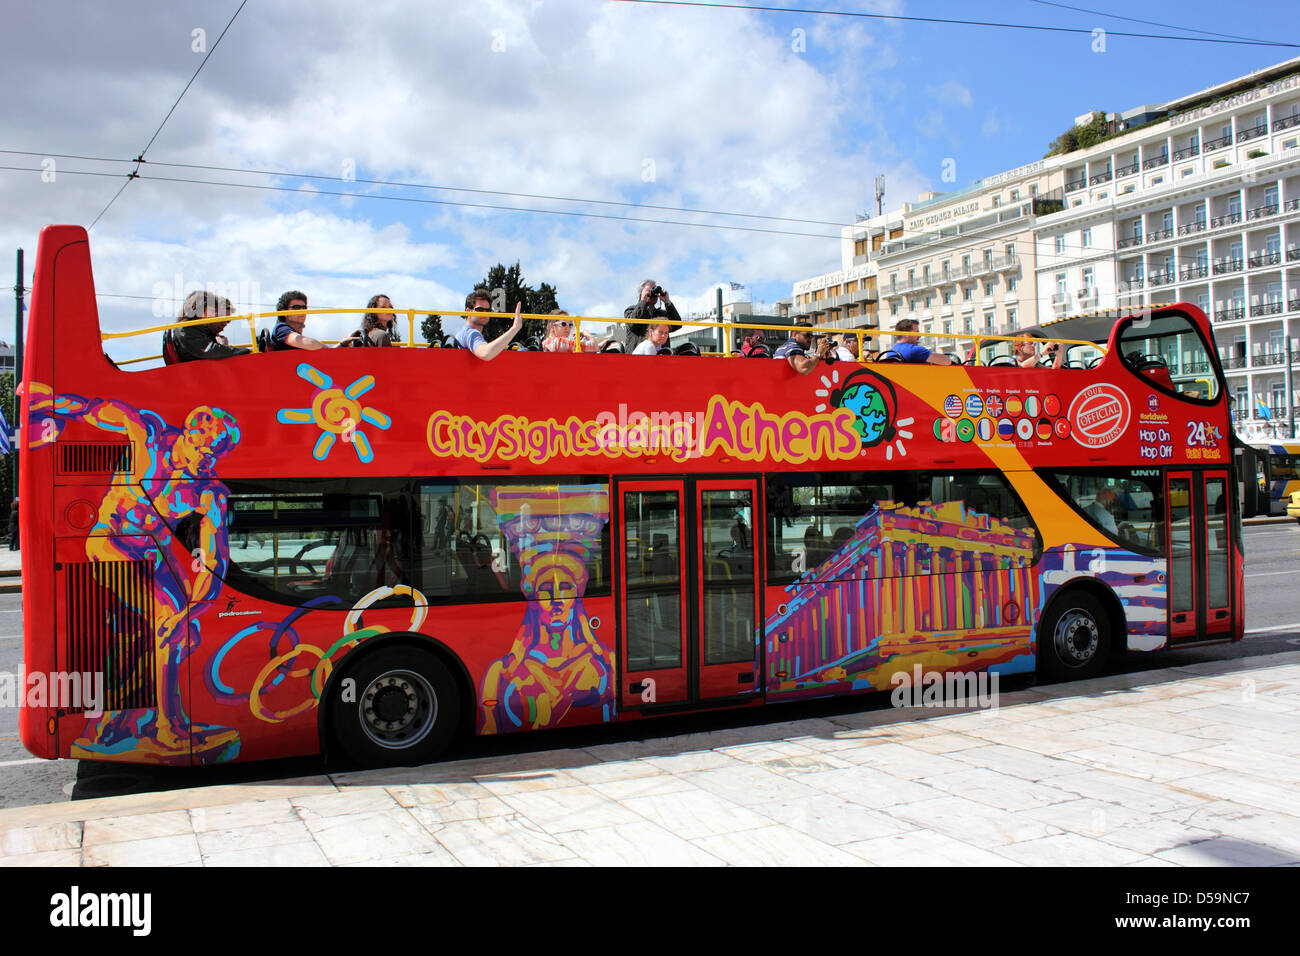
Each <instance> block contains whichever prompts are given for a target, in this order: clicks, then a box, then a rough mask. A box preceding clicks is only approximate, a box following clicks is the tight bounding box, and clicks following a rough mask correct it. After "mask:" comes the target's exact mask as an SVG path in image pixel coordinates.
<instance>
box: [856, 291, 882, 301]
mask: <svg viewBox="0 0 1300 956" xmlns="http://www.w3.org/2000/svg"><path fill="white" fill-rule="evenodd" d="M879 299H880V297H879V296H878V295H877V294H876V290H875V289H858V290H857V291H856V292H850V293H848V301H850V302H877V301H879Z"/></svg>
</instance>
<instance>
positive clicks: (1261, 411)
mask: <svg viewBox="0 0 1300 956" xmlns="http://www.w3.org/2000/svg"><path fill="white" fill-rule="evenodd" d="M1255 414H1257V415H1258V416H1259V417H1260V418H1262V419H1264V421H1268V420H1269V414H1268V406H1267V405H1265V404H1264V399H1263V397H1262V396H1260V395H1256V396H1255Z"/></svg>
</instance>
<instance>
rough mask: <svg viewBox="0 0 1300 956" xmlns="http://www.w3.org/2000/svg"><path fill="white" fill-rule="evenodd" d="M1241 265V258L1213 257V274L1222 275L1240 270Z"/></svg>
mask: <svg viewBox="0 0 1300 956" xmlns="http://www.w3.org/2000/svg"><path fill="white" fill-rule="evenodd" d="M1241 266H1242V260H1241V259H1215V260H1214V274H1215V275H1216V276H1222V275H1227V274H1228V273H1230V272H1240V271H1241Z"/></svg>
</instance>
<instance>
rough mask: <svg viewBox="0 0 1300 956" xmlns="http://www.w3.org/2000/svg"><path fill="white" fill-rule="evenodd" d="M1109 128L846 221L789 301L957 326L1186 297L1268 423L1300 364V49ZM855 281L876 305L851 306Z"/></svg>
mask: <svg viewBox="0 0 1300 956" xmlns="http://www.w3.org/2000/svg"><path fill="white" fill-rule="evenodd" d="M1095 119H1097V117H1095V114H1092V113H1087V114H1084V115H1083V116H1080V117H1078V118H1077V119H1076V124H1077V125H1078V126H1085V125H1088V124H1090V123H1092V122H1093V121H1094V120H1095ZM1102 125H1104V126H1105V127H1106V132H1105V134H1104V138H1103V139H1102V140H1101V141H1099V142H1096V143H1094V144H1093V145H1091V146H1089V147H1086V148H1081V149H1076V150H1072V151H1071V152H1068V153H1065V154H1063V155H1054V156H1050V157H1047V158H1045V159H1043V160H1040V161H1037V162H1034V163H1030V164H1028V165H1026V166H1022V167H1020V168H1019V169H1014V170H1010V171H1008V172H1005V173H1001V174H999V175H996V176H990V177H988V178H986V179H984V180H981V181H980V182H977V183H976V184H975V185H973V186H971V187H969V188H967V189H963V190H961V191H958V192H954V193H948V194H943V195H934V194H925V195H923V196H922V197H921V199H920V201H919V202H917V203H907V204H904V206H903V208H902V209H901V210H895V211H892V212H886V213H884V214H883V215H880V216H875V217H871V218H864V219H863V220H861V221H859V222H858V223H856V224H855V225H853V226H847V227H845V228H844V229H843V231H842V236H843V238H842V240H841V270H840V271H839V272H831V273H827V274H826V275H822V276H817V277H815V278H812V279H804V280H801V281H800V282H797V283H795V286H794V305H793V308H792V310H791V314H792V315H796V316H801V317H809V318H812V319H814V320H815V321H817V322H818V324H823V325H838V326H847V327H854V328H856V327H862V326H866V327H879V328H884V329H888V328H892V327H893V325H894V323H895V322H897V321H898V320H899V319H901V318H914V319H917V320H919V322H920V325H921V330H922V332H923V333H929V334H931V335H938V336H942V335H945V334H949V335H953V336H962V335H973V334H980V333H985V334H987V333H989V332H994V333H996V334H1006V333H1010V332H1014V331H1016V330H1017V329H1020V328H1026V327H1029V326H1033V325H1036V324H1039V323H1042V322H1047V321H1050V320H1051V319H1053V318H1057V317H1061V316H1065V315H1077V314H1079V313H1084V312H1091V311H1098V310H1109V309H1116V310H1121V311H1127V310H1130V309H1134V308H1141V307H1143V306H1147V305H1151V304H1158V303H1162V302H1177V301H1186V302H1191V303H1193V304H1196V305H1199V306H1200V307H1201V308H1202V309H1203V310H1204V311H1205V312H1206V313H1207V314H1209V315H1210V316H1211V317H1212V319H1213V322H1214V328H1215V338H1216V345H1217V347H1218V350H1219V354H1220V355H1221V356H1222V358H1223V363H1224V367H1225V370H1226V373H1227V377H1228V384H1229V389H1230V390H1231V393H1232V395H1233V397H1234V399H1235V400H1236V413H1237V419H1238V427H1239V429H1240V430H1241V431H1242V433H1243V434H1245V435H1247V436H1262V435H1264V434H1273V433H1275V431H1276V428H1277V423H1278V422H1279V421H1280V420H1281V419H1283V418H1284V417H1285V410H1286V407H1287V404H1288V403H1287V398H1288V396H1287V394H1286V384H1285V370H1286V367H1287V365H1288V363H1289V364H1290V365H1291V366H1293V367H1300V58H1297V59H1294V60H1289V61H1287V62H1285V63H1280V64H1278V65H1276V66H1273V67H1269V68H1267V69H1264V70H1259V71H1257V72H1255V73H1252V74H1249V75H1247V76H1244V77H1240V78H1238V79H1235V80H1230V81H1228V82H1226V83H1221V84H1218V85H1216V86H1213V87H1210V88H1209V89H1206V90H1202V91H1200V92H1198V93H1193V94H1191V95H1189V96H1184V97H1180V98H1178V99H1176V100H1171V101H1170V102H1168V103H1161V104H1147V105H1143V106H1139V107H1136V108H1134V109H1131V110H1128V111H1126V112H1124V113H1120V114H1108V115H1107V116H1106V117H1104V123H1103V124H1102ZM854 282H856V283H857V285H856V286H855V287H854V288H855V289H857V290H860V289H863V288H872V289H874V293H875V295H877V296H878V299H879V303H878V308H873V309H872V310H868V309H866V307H865V303H863V308H862V309H861V311H858V312H855V313H849V311H848V309H849V307H850V306H852V305H855V304H857V303H855V302H854V300H853V299H852V298H850V297H849V296H850V284H851V283H854ZM859 294H861V293H859ZM873 305H874V303H873ZM1288 337H1290V338H1292V339H1294V342H1293V343H1292V347H1291V350H1290V351H1289V352H1288V349H1287V346H1286V342H1287V341H1288ZM939 344H940V346H941V347H945V348H949V349H950V348H951V347H952V345H953V344H954V343H953V340H952V339H948V340H944V339H940V340H939ZM955 344H957V345H958V346H959V347H960V345H961V344H962V343H960V342H958V343H955ZM1179 361H1181V359H1179ZM1297 377H1300V376H1297ZM1290 402H1291V405H1292V407H1295V406H1298V405H1300V391H1297V392H1295V393H1293V394H1292V395H1291V396H1290ZM1261 408H1262V409H1264V410H1266V411H1267V418H1265V417H1264V415H1263V414H1262V413H1261Z"/></svg>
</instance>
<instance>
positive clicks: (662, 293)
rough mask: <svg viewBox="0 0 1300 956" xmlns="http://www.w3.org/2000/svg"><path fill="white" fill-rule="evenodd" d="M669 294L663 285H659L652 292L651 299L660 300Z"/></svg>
mask: <svg viewBox="0 0 1300 956" xmlns="http://www.w3.org/2000/svg"><path fill="white" fill-rule="evenodd" d="M667 294H668V293H667V292H665V291H664V287H663V286H661V285H657V286H655V287H654V288H653V289H651V290H650V298H652V299H657V298H659V297H660V296H665V295H667Z"/></svg>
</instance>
